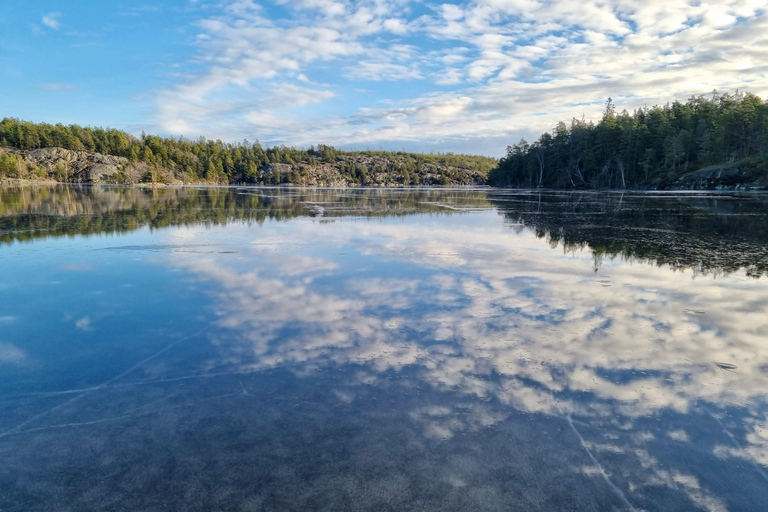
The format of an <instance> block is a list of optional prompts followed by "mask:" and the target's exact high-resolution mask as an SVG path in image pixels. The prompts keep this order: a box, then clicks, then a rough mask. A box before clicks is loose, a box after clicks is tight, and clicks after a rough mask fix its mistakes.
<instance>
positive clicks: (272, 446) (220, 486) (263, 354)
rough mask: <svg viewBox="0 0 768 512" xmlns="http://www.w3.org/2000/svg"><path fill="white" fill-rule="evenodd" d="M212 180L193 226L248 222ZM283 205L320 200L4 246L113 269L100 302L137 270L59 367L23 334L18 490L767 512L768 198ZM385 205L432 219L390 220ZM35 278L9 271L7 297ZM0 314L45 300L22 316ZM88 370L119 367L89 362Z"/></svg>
mask: <svg viewBox="0 0 768 512" xmlns="http://www.w3.org/2000/svg"><path fill="white" fill-rule="evenodd" d="M117 190H118V192H116V193H117V194H123V193H126V192H124V191H122V189H117ZM106 192H107V193H111V192H113V190H108V191H106ZM274 192H275V191H270V192H266V191H263V190H259V191H248V192H247V193H248V194H255V195H253V197H261V196H262V195H263V194H265V193H269V194H273V193H274ZM131 193H136V192H131ZM142 193H145V192H142ZM166 193H168V194H172V195H173V194H179V195H180V196H184V194H186V192H184V191H176V190H169V191H166ZM197 193H202V194H203V195H205V196H206V197H209V199H210V201H209V199H206V202H204V203H203V204H198V205H197V206H196V207H195V206H194V204H195V202H194V200H190V203H189V208H188V209H187V210H188V211H191V210H194V211H195V213H194V215H195V216H196V217H194V218H198V219H202V218H206V217H208V218H220V219H223V220H222V221H221V222H222V224H223V223H225V222H230V221H231V220H233V219H243V220H245V217H244V215H245V214H242V213H237V214H232V215H230V214H228V213H227V214H225V215H224V216H223V217H216V216H217V215H220V214H219V213H216V212H213V211H211V210H214V208H213V207H211V206H210V202H216V201H219V200H220V201H222V202H223V203H222V202H218V203H217V204H226V201H235V202H237V201H238V199H237V196H238V193H237V192H236V191H231V190H227V191H210V190H208V191H201V192H197ZM218 194H222V198H219V195H218ZM279 194H285V196H278V197H281V198H284V199H286V200H287V203H288V205H289V207H288V208H284V209H283V210H282V211H291V208H296V210H295V214H286V216H285V217H280V215H278V214H275V216H274V217H272V218H282V219H288V218H290V221H288V222H271V221H264V222H262V223H260V224H256V225H248V224H247V223H230V224H229V225H226V226H224V225H222V226H220V227H219V228H217V229H212V228H211V227H210V225H200V224H197V223H196V222H192V221H181V220H179V221H178V222H176V221H174V220H171V221H169V225H175V226H178V227H176V228H174V229H169V230H159V231H155V232H154V233H148V232H140V231H141V230H139V231H137V232H136V233H134V235H132V236H128V235H127V236H126V238H119V239H118V238H113V239H107V240H102V239H92V238H91V239H86V241H87V243H88V244H90V245H86V246H83V244H85V241H77V240H75V241H65V242H66V245H62V244H61V243H58V242H60V241H57V240H48V241H45V242H44V245H42V249H43V250H44V251H47V253H48V254H49V255H50V256H49V258H47V259H43V260H42V261H40V262H39V263H37V265H38V266H37V267H35V265H36V263H35V262H31V263H30V262H28V260H27V259H26V258H27V257H28V256H29V250H31V249H32V248H35V249H37V250H40V249H38V247H37V246H36V245H35V244H32V245H26V244H21V245H19V244H16V245H11V246H6V247H5V248H3V249H2V250H3V251H4V253H5V255H7V256H10V258H11V261H13V262H14V263H15V264H16V265H18V266H21V267H24V266H29V267H30V268H32V270H37V271H39V270H40V268H42V267H43V266H44V265H45V264H49V263H50V261H51V260H53V259H55V258H57V257H59V256H60V255H61V254H62V253H63V252H65V251H66V250H69V251H74V253H75V254H76V256H77V258H78V259H80V260H81V261H79V262H78V264H79V265H81V267H80V268H81V269H88V270H85V271H83V270H79V271H77V270H71V268H72V267H68V268H70V270H68V271H67V272H70V273H75V272H79V274H80V275H82V277H81V281H80V284H78V285H75V284H67V286H68V287H69V289H70V290H74V289H75V288H77V287H78V286H79V287H83V289H82V290H81V292H82V293H80V295H78V297H79V299H78V300H80V301H83V302H86V299H85V297H86V296H93V295H92V294H93V290H91V289H90V288H89V287H92V286H95V284H96V282H97V281H99V280H100V279H107V280H108V282H109V283H112V284H110V285H104V284H103V283H101V284H102V287H104V288H106V289H105V290H96V291H102V293H103V295H106V297H105V298H103V299H98V301H92V300H91V299H88V300H89V301H91V302H88V303H87V304H88V307H86V308H84V310H82V311H76V312H73V313H72V314H71V319H70V320H67V322H69V324H67V325H71V326H72V327H71V329H73V330H72V332H76V333H77V334H76V335H71V339H72V340H73V341H74V342H75V344H79V345H80V346H77V347H72V348H69V349H61V348H60V349H59V350H63V351H64V352H63V354H64V356H65V357H68V358H70V359H66V358H65V359H64V360H65V361H67V362H68V364H67V365H66V368H64V367H63V365H62V364H61V363H57V362H55V361H46V360H45V357H46V355H45V351H46V350H53V349H52V348H51V347H50V346H49V345H48V344H46V343H42V342H41V343H38V344H35V343H30V341H29V339H30V330H29V329H30V328H29V327H26V328H25V327H23V326H19V327H17V329H16V331H13V330H10V331H8V330H6V331H5V332H4V334H3V335H2V336H0V342H2V343H0V369H7V368H10V367H11V365H12V364H13V365H16V367H14V368H18V367H21V368H22V369H21V370H19V369H13V370H8V371H7V372H8V373H6V374H0V375H4V377H3V378H0V386H2V389H4V390H5V393H4V395H3V396H4V398H3V400H2V407H3V411H4V412H5V414H4V415H3V416H4V420H3V426H2V431H1V432H0V453H1V454H2V456H3V459H4V460H6V461H9V462H8V466H7V469H0V486H2V489H3V491H4V493H5V494H3V496H4V497H3V498H0V499H4V500H6V502H7V503H9V504H10V505H12V506H20V507H21V508H24V507H23V506H22V505H24V504H25V503H27V506H28V507H29V506H32V507H39V508H41V509H42V508H45V505H46V504H50V503H51V501H50V500H52V499H54V498H57V499H62V498H61V496H68V497H67V499H66V502H67V503H71V504H73V506H74V507H75V508H77V506H78V505H79V506H80V508H82V507H88V506H93V505H94V504H101V505H102V506H103V505H104V504H108V503H113V504H114V505H113V506H117V507H118V508H151V507H152V505H151V504H152V503H160V504H165V505H166V506H167V505H168V504H169V503H176V504H178V503H183V504H185V505H186V506H188V507H192V508H195V507H199V508H201V509H206V508H207V509H211V508H229V509H238V508H240V509H248V508H249V507H250V509H253V510H260V509H270V508H275V509H307V508H329V509H336V508H350V509H355V508H360V509H388V508H389V509H404V508H419V509H423V510H466V509H478V508H480V509H484V510H485V509H489V510H496V509H498V510H509V509H514V508H523V509H531V510H553V509H575V510H610V509H638V510H640V509H645V510H690V509H703V510H762V509H764V508H765V504H766V500H768V481H767V480H768V476H767V473H768V418H767V417H766V415H768V407H766V393H768V392H766V389H768V387H767V386H766V384H767V382H766V379H767V378H768V360H767V356H768V353H767V352H766V348H765V334H764V333H766V332H768V320H766V318H768V317H766V314H765V312H766V305H767V304H768V285H767V283H768V282H767V281H766V279H765V278H764V277H759V275H760V272H761V271H762V270H761V269H762V268H763V267H762V266H761V264H762V262H761V259H760V257H761V256H760V255H761V254H762V253H761V252H760V251H762V250H764V249H765V247H764V246H763V245H761V243H762V242H761V240H762V237H763V236H764V232H763V231H760V230H759V229H757V227H756V226H757V224H758V223H760V222H762V223H764V221H765V216H764V215H763V214H762V213H761V212H762V211H763V208H764V207H765V205H764V203H762V202H761V201H762V199H761V198H759V197H757V196H744V197H742V196H733V197H731V196H715V197H704V196H695V197H693V198H688V197H678V196H663V197H660V198H650V197H647V196H643V195H641V196H624V197H622V196H619V195H617V196H610V197H608V198H599V197H597V196H594V195H576V196H563V195H560V194H552V195H549V196H547V195H542V196H540V195H538V194H523V193H514V194H511V193H494V194H491V195H490V196H488V195H487V194H488V193H487V192H484V191H474V192H458V191H439V192H437V191H433V192H429V193H427V195H428V197H425V196H424V195H422V193H420V192H415V191H409V192H403V191H395V192H386V191H375V192H355V193H348V192H344V191H341V192H340V191H322V192H313V191H282V192H279ZM292 194H298V197H301V200H298V199H295V197H294V196H293V195H292ZM367 194H372V195H371V196H370V197H369V196H368V195H367ZM340 196H344V197H340ZM346 196H349V198H347V199H345V197H346ZM185 200H186V199H185ZM249 200H250V199H249ZM174 201H176V200H174ZM174 201H172V202H170V203H169V204H174V205H178V204H179V203H180V202H183V201H176V202H174ZM260 201H261V199H260ZM345 201H350V202H349V203H345ZM377 202H378V203H377ZM307 203H309V204H310V207H311V206H312V205H316V204H319V203H323V204H326V205H334V204H335V205H338V204H345V205H346V206H344V207H343V208H342V207H337V209H336V210H335V211H336V212H344V213H345V215H342V214H341V213H338V214H337V215H336V216H335V218H334V219H333V220H334V221H335V222H326V221H324V220H323V219H318V218H317V217H312V216H311V215H312V210H311V209H308V208H307V207H306V206H303V205H305V204H307ZM63 204H66V203H63ZM154 204H156V203H154V202H151V203H150V206H147V207H146V208H144V207H142V208H144V210H151V205H154ZM258 204H261V203H258ZM372 204H380V205H390V206H387V208H390V210H389V211H388V213H391V212H395V213H398V212H400V213H403V212H408V213H415V214H414V215H408V216H405V215H401V216H395V217H392V216H371V215H367V213H366V212H371V211H376V210H377V208H374V207H373V206H371V205H372ZM393 204H397V205H398V206H391V205H393ZM423 205H426V206H423ZM436 205H437V206H436ZM723 205H726V206H725V207H724V206H723ZM241 206H242V205H241ZM721 207H722V208H725V209H726V210H728V211H729V215H722V211H723V210H721V209H718V208H721ZM136 208H139V206H136V207H134V210H135V209H136ZM195 208H196V209H195ZM228 208H229V207H227V208H222V209H223V210H224V211H230V210H229V209H228ZM233 208H234V209H233V210H231V211H236V212H240V209H239V207H233ZM333 208H334V207H333V206H328V207H327V208H326V210H325V212H323V214H324V215H333V214H329V213H327V212H328V211H334V210H333ZM421 208H426V210H421ZM432 208H439V210H433V209H432ZM177 209H179V208H176V207H168V208H166V209H165V210H164V212H166V213H164V214H163V215H164V216H171V217H172V216H173V214H172V213H170V212H173V211H176V210H177ZM182 209H183V208H182ZM254 209H255V210H258V209H257V208H254ZM456 209H458V211H461V212H462V213H461V214H459V215H456V214H452V215H435V214H434V213H436V212H455V211H457V210H456ZM130 210H131V208H124V209H123V210H119V209H115V210H110V214H112V213H115V214H116V212H118V211H130ZM259 211H260V210H259ZM627 212H628V213H627ZM251 213H252V214H253V212H251ZM499 213H502V214H503V215H502V216H500V215H499ZM595 213H598V214H595ZM89 214H90V213H89ZM315 214H317V210H315ZM185 215H186V214H185ZM236 215H243V216H242V217H237V216H236ZM590 215H591V217H590ZM181 218H184V219H188V218H193V217H187V216H180V217H179V219H181ZM268 218H270V217H265V218H264V219H268ZM590 219H591V220H590ZM510 222H512V223H513V225H512V226H510ZM763 225H764V224H763ZM617 226H621V227H622V229H620V230H619V229H615V228H616V227H617ZM510 227H512V228H515V229H510ZM726 228H727V229H726ZM668 232H674V233H677V235H676V236H668V235H667V233H668ZM657 233H661V235H657ZM717 233H722V234H723V236H724V237H726V238H727V240H728V241H729V244H730V245H729V244H725V243H722V244H721V243H717V237H716V236H715V235H716V234H717ZM681 234H685V235H686V237H685V238H686V240H683V237H682V236H681ZM601 244H602V245H601ZM617 244H619V245H617ZM38 245H39V244H38ZM563 248H565V250H563ZM742 253H746V254H748V257H747V259H745V260H741V261H740V262H736V263H733V258H735V257H738V254H742ZM750 255H751V256H750ZM612 256H613V257H612ZM137 259H138V260H139V262H138V263H131V262H134V261H136V260H137ZM106 261H112V263H113V265H112V266H109V267H107V266H105V265H106ZM596 261H597V262H599V265H597V267H595V262H596ZM649 261H650V262H652V263H653V264H652V265H651V264H648V262H649ZM66 265H70V264H69V263H66ZM83 265H84V266H83ZM115 266H117V267H119V268H117V269H116V268H114V267H115ZM33 267H34V268H33ZM102 269H103V270H104V272H101V273H100V271H101V270H102ZM121 269H122V270H121ZM7 270H8V269H7V268H5V267H4V268H3V271H4V272H5V271H7ZM23 270H24V269H23V268H22V272H21V274H22V276H21V277H19V278H18V279H14V278H13V277H7V278H5V277H4V278H3V280H4V282H5V283H6V285H7V288H6V289H7V290H8V291H5V289H3V288H0V293H3V294H4V296H3V297H4V299H5V298H6V297H8V296H9V294H11V293H15V291H16V290H18V284H19V282H23V281H22V278H23V275H25V274H24V272H23ZM595 270H597V272H596V271H595ZM59 272H61V271H59ZM137 272H141V273H142V274H151V275H150V276H149V277H148V278H147V280H146V281H145V282H136V283H129V284H136V286H135V287H134V288H131V289H135V290H136V291H134V292H130V293H133V294H134V295H128V296H126V295H124V293H128V292H124V291H120V292H119V293H116V292H115V290H116V283H117V282H124V281H128V280H129V277H130V280H133V277H135V276H136V273H137ZM701 273H709V274H714V275H704V276H702V275H700V274H701ZM91 274H95V275H96V276H95V277H92V278H91V277H89V276H90V275H91ZM6 275H8V274H6ZM105 276H109V277H105ZM695 276H698V277H695ZM715 276H716V278H715ZM693 277H695V278H693ZM83 281H85V282H87V283H89V284H88V286H85V285H83ZM65 284H66V283H65ZM124 284H125V283H124ZM39 286H40V287H42V286H43V285H42V284H41V285H39ZM35 293H37V294H39V293H41V290H40V289H37V290H36V291H35ZM89 294H91V295H89ZM36 300H39V299H36ZM152 301H154V302H152ZM6 304H9V303H6ZM38 304H39V303H38ZM153 304H154V306H153ZM61 307H62V304H61V302H60V301H56V300H54V301H52V302H51V303H50V304H43V305H42V307H40V308H38V309H42V312H43V313H44V314H45V313H50V312H53V311H58V308H61ZM156 308H159V309H160V311H161V312H162V313H161V314H158V312H157V311H153V310H154V309H156ZM117 311H119V313H120V314H122V315H128V316H131V317H132V318H133V319H141V322H142V324H141V325H134V327H133V331H134V332H133V333H132V335H133V337H135V338H138V339H141V340H144V341H142V342H141V343H139V342H131V343H130V344H129V343H128V342H127V338H126V339H123V338H120V333H121V331H120V329H118V326H123V325H131V323H130V320H126V322H125V323H124V324H120V320H119V319H114V318H113V317H112V316H109V317H108V316H107V315H113V316H114V315H115V314H116V312H117ZM86 313H87V314H86ZM0 317H1V318H4V319H8V320H5V322H6V324H7V325H14V324H22V323H23V319H24V318H25V317H26V318H28V317H29V315H28V314H26V313H25V312H24V311H15V310H14V308H13V307H7V311H2V310H0ZM84 319H87V320H84ZM107 319H110V320H109V321H107ZM0 321H4V320H1V319H0ZM78 323H79V324H80V325H79V326H78ZM43 332H45V330H43ZM9 333H10V334H9ZM98 336H102V337H107V338H112V339H111V340H110V341H109V342H104V343H103V349H104V350H103V351H99V350H98V344H97V343H96V342H95V341H90V342H88V343H86V342H85V341H83V340H86V341H87V340H92V339H94V340H95V339H96V338H97V337H98ZM118 340H119V341H118ZM134 343H135V344H134ZM142 343H143V344H142ZM115 351H117V352H120V353H122V354H123V356H122V357H123V358H124V360H123V361H114V360H112V358H111V357H110V356H109V354H110V353H114V352H115ZM24 361H27V363H24ZM32 361H34V363H32ZM88 364H104V365H107V366H109V365H112V366H111V367H110V368H109V370H108V371H105V372H103V373H99V372H97V371H95V370H92V371H93V372H94V373H92V374H91V375H90V376H89V377H87V378H86V377H82V376H79V377H77V378H75V377H73V376H72V375H71V374H70V373H68V372H72V371H73V370H77V372H78V373H79V372H80V370H81V369H82V367H83V366H86V365H88ZM43 372H45V373H46V376H45V377H43V376H42V373H43ZM5 375H7V377H6V376H5ZM11 377H13V378H19V377H21V378H23V379H25V380H23V382H22V384H19V383H18V382H17V381H13V382H12V381H11V380H10V379H11ZM75 383H77V386H75V385H74V384H75ZM50 446H56V447H57V449H56V450H54V451H53V452H52V453H51V452H50V450H48V451H45V450H43V447H50ZM41 450H43V451H45V453H44V454H43V455H41ZM182 461H183V462H182ZM43 467H54V468H57V469H56V471H57V472H58V473H57V474H58V475H60V476H59V477H58V478H60V480H56V479H55V478H51V477H50V476H47V475H48V473H46V472H45V471H46V470H43V469H42V468H43ZM97 472H98V474H99V475H106V476H98V478H96V474H97ZM12 475H22V477H21V481H19V480H18V477H14V476H12ZM94 478H95V479H94ZM25 479H27V480H25ZM34 481H37V482H38V483H39V482H43V483H44V485H38V487H35V486H34V485H33V484H32V482H34ZM58 482H63V483H64V484H65V485H66V486H69V487H70V488H74V489H76V490H77V492H78V493H79V494H77V495H71V494H67V491H65V490H64V488H60V487H57V485H63V484H61V483H58ZM203 482H208V483H205V484H204V483H203ZM129 495H132V496H134V497H133V499H135V500H137V501H133V502H132V501H130V498H129ZM136 496H138V497H136ZM25 500H26V501H25ZM109 500H112V501H111V502H110V501H109ZM152 500H155V501H152ZM196 500H198V501H196Z"/></svg>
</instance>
